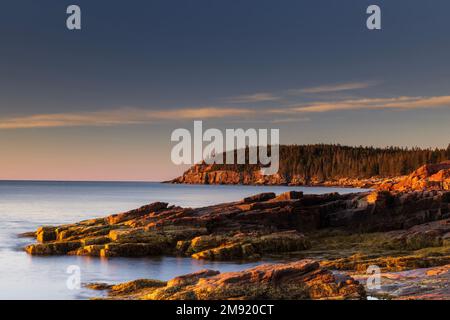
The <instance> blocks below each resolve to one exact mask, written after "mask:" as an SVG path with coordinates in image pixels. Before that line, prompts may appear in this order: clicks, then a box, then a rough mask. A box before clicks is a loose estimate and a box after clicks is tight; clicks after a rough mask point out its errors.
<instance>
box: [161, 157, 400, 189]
mask: <svg viewBox="0 0 450 320" xmlns="http://www.w3.org/2000/svg"><path fill="white" fill-rule="evenodd" d="M228 167H229V168H228ZM228 167H227V166H225V165H224V166H217V165H214V164H206V163H200V164H196V165H193V166H192V167H191V168H189V169H188V170H187V171H186V172H184V173H183V175H181V176H180V177H177V178H175V179H173V180H170V181H166V183H174V184H243V185H288V186H324V187H332V186H336V187H352V188H373V187H375V186H377V185H379V184H381V183H383V182H385V181H386V180H388V181H392V182H394V181H398V180H399V179H400V178H401V177H393V178H388V179H387V178H383V177H378V176H374V177H370V178H349V177H341V178H335V179H324V178H320V177H318V176H312V177H309V178H305V177H304V176H303V175H299V174H298V175H297V174H294V175H283V174H274V175H263V174H261V170H260V168H259V167H258V166H251V167H249V168H247V170H237V169H236V167H235V166H228Z"/></svg>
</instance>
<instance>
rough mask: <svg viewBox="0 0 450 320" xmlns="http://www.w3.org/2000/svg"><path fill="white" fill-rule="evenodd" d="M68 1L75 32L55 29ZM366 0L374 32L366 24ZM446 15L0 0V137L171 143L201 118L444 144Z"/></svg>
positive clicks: (442, 10) (251, 4) (439, 8)
mask: <svg viewBox="0 0 450 320" xmlns="http://www.w3.org/2000/svg"><path fill="white" fill-rule="evenodd" d="M69 4H78V5H80V7H81V9H82V30H81V31H75V32H74V31H69V30H67V29H66V27H65V20H66V14H65V10H66V7H67V6H68V5H69ZM370 4H378V5H379V6H380V7H381V9H382V30H381V31H369V30H367V28H366V18H367V15H366V14H365V11H366V8H367V6H368V5H370ZM449 12H450V2H449V1H445V0H433V1H418V0H417V1H416V0H408V1H406V0H405V1H400V0H398V1H381V0H370V1H366V0H344V1H332V0H328V1H325V0H305V1H301V0H279V1H278V0H277V1H276V0H246V1H237V0H227V1H225V0H190V1H188V0H183V1H181V0H177V1H174V0H133V1H111V0H108V1H106V0H95V1H92V0H89V1H88V0H72V1H63V0H40V1H35V0H14V1H12V0H11V1H9V0H8V1H7V0H5V1H2V5H1V10H0V39H1V43H0V147H3V149H5V150H9V151H10V152H13V153H14V150H17V148H22V149H25V148H29V147H30V145H29V144H30V143H31V142H30V141H33V145H35V144H36V139H40V140H39V141H40V142H39V143H40V144H42V145H41V148H40V150H46V151H45V152H46V153H45V155H47V154H48V153H52V152H55V151H59V150H61V147H62V146H64V145H67V141H70V142H71V143H72V144H73V145H77V146H78V149H77V151H78V153H83V152H87V150H88V149H87V148H89V151H90V152H93V151H92V150H97V149H98V148H96V147H95V143H98V144H101V146H102V148H99V149H101V150H103V151H102V152H104V155H103V156H102V155H101V154H98V155H97V158H98V159H103V158H104V157H105V155H106V154H108V155H114V152H113V150H117V149H120V148H125V146H124V145H127V146H128V147H130V145H133V146H135V148H136V149H133V152H136V150H144V149H148V148H149V147H153V148H160V150H166V149H167V150H169V148H170V132H171V130H172V129H173V128H176V127H180V126H189V125H191V124H192V120H193V118H201V116H202V115H205V120H208V121H209V122H208V123H209V125H210V126H218V127H236V126H237V127H251V126H259V127H268V126H270V127H279V128H280V130H281V138H282V142H286V143H316V142H337V143H342V144H364V145H372V144H373V145H390V144H396V145H409V146H412V145H419V146H443V145H446V144H447V143H448V142H450V141H449V139H448V138H449V133H450V132H449V130H448V129H446V127H448V125H447V124H448V121H450V112H449V108H448V107H447V104H450V98H449V96H450V63H449V62H448V59H449V58H448V57H449V56H450V41H449V40H450V39H449V37H450V25H449V24H448V13H449ZM324 103H326V104H330V105H332V106H333V107H331V108H330V107H329V106H328V105H325V106H324V105H323V104H324ZM393 103H400V105H392V104H393ZM311 106H313V108H312V109H308V108H307V107H311ZM336 106H337V107H336ZM304 107H306V109H303V108H304ZM124 110H125V111H124ZM127 110H132V112H131V114H132V115H131V116H130V113H129V112H128V111H127ZM184 110H190V112H194V114H195V115H197V114H198V115H199V116H198V117H197V116H190V115H189V114H190V113H189V112H187V111H186V112H185V111H184ZM199 110H200V111H199ZM220 110H223V111H222V112H221V111H220ZM147 111H151V112H150V114H147V113H146V112H147ZM241 111H242V112H243V113H242V114H241V113H240V112H241ZM152 112H153V113H152ZM171 112H172V113H171ZM195 112H198V113H195ZM110 114H112V116H109V115H110ZM105 117H107V118H108V121H109V122H112V124H111V123H102V122H101V121H100V123H99V124H96V121H97V120H98V119H101V118H105ZM109 117H110V118H109ZM139 118H142V119H143V121H142V122H139V121H136V119H139ZM171 120H183V121H181V122H180V121H171ZM200 120H201V119H200ZM108 121H106V122H108ZM136 122H139V123H137V124H136ZM2 123H3V125H2ZM106 124H108V126H105V125H106ZM356 132H357V133H358V134H355V133H356ZM149 134H151V136H152V137H153V138H152V139H151V140H152V142H151V143H149V142H148V136H149ZM55 135H56V136H58V141H54V140H51V139H56V138H54V137H55ZM87 136H88V137H89V138H87ZM49 137H51V138H49ZM102 137H108V138H105V139H106V140H104V139H103V138H102ZM155 137H158V139H155ZM96 139H98V140H99V141H98V142H95V141H96ZM102 139H103V140H102ZM87 140H88V142H86V141H87ZM156 140H157V141H156ZM49 141H53V142H49ZM13 143H14V145H13ZM84 143H85V144H84ZM91 144H92V145H91ZM30 152H31V151H30ZM33 152H37V151H33ZM99 152H100V151H99ZM108 152H110V153H108ZM161 152H163V153H164V152H165V153H168V152H166V151H161ZM165 153H164V155H165V156H161V159H160V160H159V161H160V162H161V163H163V162H164V161H165V160H166V158H167V154H165ZM33 154H35V153H33ZM33 154H31V153H30V154H28V156H33ZM69 154H70V153H69ZM21 156H24V154H21ZM71 156H73V155H71ZM17 157H18V156H17ZM43 157H44V156H43ZM164 157H166V158H164ZM44 158H45V157H44ZM97 158H95V159H97ZM11 159H12V158H11ZM42 161H44V160H42ZM96 161H97V160H95V161H94V160H92V163H93V166H96V165H97V162H96ZM98 161H100V160H98ZM42 163H44V162H42ZM65 163H66V162H64V160H61V162H60V163H59V164H60V165H61V168H62V169H61V170H62V171H61V172H62V173H61V174H62V177H65V176H64V174H63V173H64V172H65V171H64V170H63V168H66V167H67V166H65ZM158 163H159V162H158ZM25 165H26V164H24V166H25ZM30 170H31V169H30ZM30 172H31V171H30ZM122 172H126V170H122ZM166 175H167V176H168V175H169V174H166ZM12 176H14V175H12ZM105 176H107V174H106V173H105ZM126 177H128V176H127V175H126V174H125V175H124V178H126ZM133 177H134V176H133ZM0 178H1V177H0Z"/></svg>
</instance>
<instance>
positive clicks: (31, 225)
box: [0, 181, 361, 300]
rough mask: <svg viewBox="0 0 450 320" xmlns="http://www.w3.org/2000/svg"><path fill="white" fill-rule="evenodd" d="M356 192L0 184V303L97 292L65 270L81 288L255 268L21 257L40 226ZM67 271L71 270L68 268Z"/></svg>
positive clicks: (173, 260)
mask: <svg viewBox="0 0 450 320" xmlns="http://www.w3.org/2000/svg"><path fill="white" fill-rule="evenodd" d="M288 190H297V191H303V192H304V193H314V194H320V193H328V192H339V193H349V192H358V191H361V189H351V188H325V187H285V186H229V185H226V186H225V185H217V186H215V185H172V184H162V183H147V182H40V181H0V299H44V300H66V299H89V298H91V297H96V296H99V295H101V293H99V292H96V291H92V290H89V289H86V288H84V287H81V288H80V289H77V288H72V287H71V286H68V285H67V282H68V280H69V278H70V276H71V275H73V274H72V273H68V271H70V268H71V266H76V267H77V268H79V269H78V270H80V276H81V281H82V283H90V282H106V283H119V282H125V281H130V280H135V279H139V278H151V279H160V280H168V279H170V278H173V277H175V276H178V275H181V274H186V273H190V272H195V271H198V270H201V269H204V268H209V269H214V270H219V271H221V272H226V271H237V270H242V269H245V268H249V267H253V266H255V265H258V264H261V263H263V262H264V261H258V262H246V263H238V262H205V261H197V260H194V259H190V258H178V257H152V258H111V259H101V258H96V257H78V256H50V257H38V256H29V255H28V254H26V253H25V252H24V251H23V248H24V247H25V246H26V245H27V244H29V243H32V242H34V241H33V240H34V239H29V238H19V237H18V236H17V235H18V234H20V233H23V232H27V231H34V230H35V229H36V228H37V227H38V226H40V225H58V224H64V223H72V222H77V221H80V220H84V219H88V218H94V217H103V216H106V215H109V214H113V213H118V212H122V211H127V210H130V209H134V208H137V207H140V206H142V205H145V204H149V203H152V202H155V201H164V202H169V203H170V204H174V205H180V206H184V207H201V206H205V205H211V204H217V203H222V202H230V201H236V200H240V199H242V198H244V197H246V196H250V195H254V194H257V193H261V192H275V193H277V194H278V193H282V192H285V191H288ZM72 270H73V269H72Z"/></svg>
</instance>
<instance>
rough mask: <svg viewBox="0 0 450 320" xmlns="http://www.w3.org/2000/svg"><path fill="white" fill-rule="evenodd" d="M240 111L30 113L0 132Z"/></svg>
mask: <svg viewBox="0 0 450 320" xmlns="http://www.w3.org/2000/svg"><path fill="white" fill-rule="evenodd" d="M253 112H254V111H253V110H250V109H241V108H219V107H204V108H187V109H172V110H144V109H131V108H127V109H117V110H109V111H93V112H79V113H52V114H34V115H28V116H18V117H5V118H0V129H21V128H22V129H23V128H52V127H79V126H113V125H127V124H143V123H151V122H155V121H160V120H193V119H212V118H227V117H238V116H245V115H251V114H253Z"/></svg>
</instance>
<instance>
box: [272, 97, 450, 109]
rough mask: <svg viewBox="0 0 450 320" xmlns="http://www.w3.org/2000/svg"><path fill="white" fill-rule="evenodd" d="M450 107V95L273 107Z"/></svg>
mask: <svg viewBox="0 0 450 320" xmlns="http://www.w3.org/2000/svg"><path fill="white" fill-rule="evenodd" d="M443 107H450V96H436V97H407V96H403V97H394V98H367V99H355V100H342V101H334V102H315V103H310V104H305V105H298V106H293V107H290V108H281V109H273V110H271V112H272V113H296V112H304V113H317V112H328V111H341V110H358V109H402V110H409V109H424V108H443Z"/></svg>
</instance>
